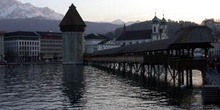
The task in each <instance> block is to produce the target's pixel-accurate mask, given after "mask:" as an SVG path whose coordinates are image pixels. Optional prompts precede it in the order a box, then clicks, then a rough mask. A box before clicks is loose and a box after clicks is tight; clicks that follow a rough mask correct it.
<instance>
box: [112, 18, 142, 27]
mask: <svg viewBox="0 0 220 110" xmlns="http://www.w3.org/2000/svg"><path fill="white" fill-rule="evenodd" d="M139 22H140V21H128V22H124V21H122V20H121V19H117V20H114V21H112V22H108V23H111V24H116V25H124V24H125V25H126V26H129V25H132V24H135V23H139Z"/></svg>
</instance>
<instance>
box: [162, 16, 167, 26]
mask: <svg viewBox="0 0 220 110" xmlns="http://www.w3.org/2000/svg"><path fill="white" fill-rule="evenodd" d="M161 24H162V25H166V24H167V20H166V19H165V18H164V14H163V19H162V20H161Z"/></svg>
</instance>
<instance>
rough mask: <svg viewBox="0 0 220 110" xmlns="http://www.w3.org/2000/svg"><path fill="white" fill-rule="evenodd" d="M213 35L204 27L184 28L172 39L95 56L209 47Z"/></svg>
mask: <svg viewBox="0 0 220 110" xmlns="http://www.w3.org/2000/svg"><path fill="white" fill-rule="evenodd" d="M210 37H212V33H211V30H210V29H209V28H207V27H204V26H194V27H187V28H183V29H181V30H179V31H177V32H176V34H175V36H174V37H172V39H164V40H158V41H154V42H147V43H140V44H134V45H127V46H123V47H119V48H114V49H108V50H102V51H96V52H94V53H93V55H109V54H126V53H133V52H147V51H159V50H167V49H171V48H173V46H174V47H176V45H178V44H181V46H177V47H179V48H185V47H189V46H190V47H191V48H199V47H205V48H206V47H208V48H211V47H212V46H211V45H210V44H209V43H210V41H211V38H210Z"/></svg>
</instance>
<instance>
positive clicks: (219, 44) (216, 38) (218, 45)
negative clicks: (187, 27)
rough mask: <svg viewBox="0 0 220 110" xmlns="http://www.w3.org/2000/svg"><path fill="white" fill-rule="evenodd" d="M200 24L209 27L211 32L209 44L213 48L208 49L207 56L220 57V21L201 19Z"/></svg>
mask: <svg viewBox="0 0 220 110" xmlns="http://www.w3.org/2000/svg"><path fill="white" fill-rule="evenodd" d="M202 25H203V26H207V27H208V28H210V29H211V30H212V34H213V37H212V42H211V45H212V46H213V47H214V48H211V49H209V57H214V58H220V22H216V21H215V20H214V19H205V20H203V21H202Z"/></svg>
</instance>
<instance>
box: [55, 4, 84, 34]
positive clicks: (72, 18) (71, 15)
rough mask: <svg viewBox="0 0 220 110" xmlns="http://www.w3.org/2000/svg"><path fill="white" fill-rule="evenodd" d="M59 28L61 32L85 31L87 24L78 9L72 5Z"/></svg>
mask: <svg viewBox="0 0 220 110" xmlns="http://www.w3.org/2000/svg"><path fill="white" fill-rule="evenodd" d="M59 26H60V30H61V31H63V32H65V31H84V30H85V27H86V24H85V22H84V21H83V19H82V18H81V16H80V15H79V13H78V11H77V10H76V7H75V6H74V5H73V4H72V5H71V6H70V7H69V10H68V11H67V13H66V15H65V16H64V18H63V20H62V21H61V23H60V25H59Z"/></svg>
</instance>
